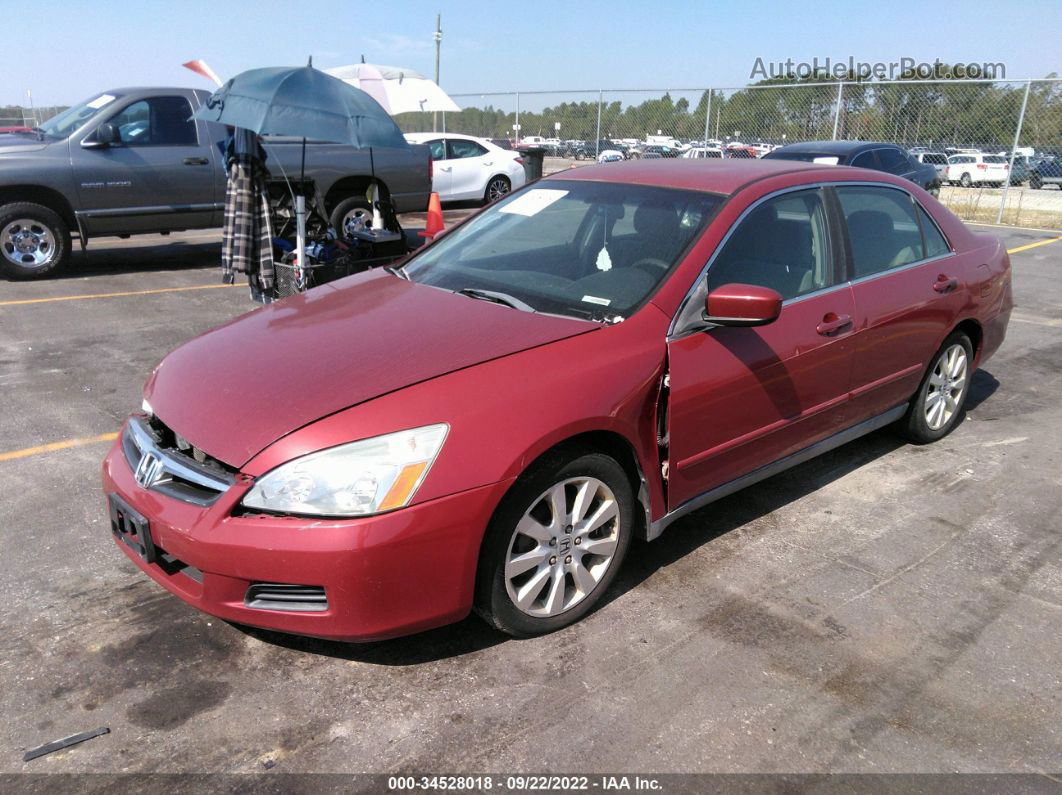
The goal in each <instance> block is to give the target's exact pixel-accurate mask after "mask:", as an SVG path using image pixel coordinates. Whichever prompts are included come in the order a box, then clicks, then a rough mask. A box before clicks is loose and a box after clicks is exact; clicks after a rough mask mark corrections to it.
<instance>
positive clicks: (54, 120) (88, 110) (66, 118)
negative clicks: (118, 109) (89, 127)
mask: <svg viewBox="0 0 1062 795" xmlns="http://www.w3.org/2000/svg"><path fill="white" fill-rule="evenodd" d="M116 99H118V95H117V94H97V95H96V96H95V97H93V98H92V99H90V100H87V101H85V102H81V103H79V104H77V105H74V106H72V107H69V108H67V109H66V110H64V111H63V112H62V113H60V114H58V115H56V116H52V117H51V118H50V119H48V121H46V122H43V123H42V124H41V126H40V127H38V128H37V129H38V130H39V131H40V132H43V133H44V134H45V135H52V136H55V137H56V138H66V137H67V136H68V135H70V134H72V133H73V132H74V131H75V130H77V129H78V128H79V127H81V125H83V124H84V123H85V122H87V121H88V120H89V119H91V118H92V117H93V116H95V115H96V114H97V113H99V112H100V111H101V110H103V109H104V108H106V107H108V106H109V105H110V104H111V103H112V102H114V101H115V100H116Z"/></svg>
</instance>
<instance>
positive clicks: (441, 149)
mask: <svg viewBox="0 0 1062 795" xmlns="http://www.w3.org/2000/svg"><path fill="white" fill-rule="evenodd" d="M427 146H428V151H430V152H431V159H432V160H446V142H445V141H444V140H443V139H442V138H436V139H435V140H434V141H428V143H427Z"/></svg>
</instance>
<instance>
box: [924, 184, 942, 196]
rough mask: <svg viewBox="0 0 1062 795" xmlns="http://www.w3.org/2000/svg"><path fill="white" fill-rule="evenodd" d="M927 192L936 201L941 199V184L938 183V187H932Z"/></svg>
mask: <svg viewBox="0 0 1062 795" xmlns="http://www.w3.org/2000/svg"><path fill="white" fill-rule="evenodd" d="M926 192H927V193H928V194H929V195H930V196H932V197H933V198H934V199H939V198H940V183H937V184H936V185H930V186H929V189H928V190H927V191H926Z"/></svg>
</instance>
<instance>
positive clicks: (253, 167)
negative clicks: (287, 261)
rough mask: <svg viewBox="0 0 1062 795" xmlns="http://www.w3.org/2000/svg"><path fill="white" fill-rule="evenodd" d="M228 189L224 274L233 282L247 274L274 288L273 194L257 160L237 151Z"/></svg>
mask: <svg viewBox="0 0 1062 795" xmlns="http://www.w3.org/2000/svg"><path fill="white" fill-rule="evenodd" d="M228 177H229V179H228V185H227V187H226V190H225V226H224V235H223V237H222V244H221V276H222V281H223V282H224V283H225V284H232V283H233V281H234V274H236V273H246V274H247V280H248V282H250V283H251V285H252V286H253V285H254V284H255V282H256V281H257V283H258V287H260V288H261V289H263V290H269V289H272V287H273V278H274V271H273V229H272V226H271V225H270V222H269V196H268V194H267V193H266V187H265V178H264V174H263V169H262V167H261V165H260V164H259V163H258V161H257V159H256V158H254V157H252V156H250V155H246V154H240V153H237V154H235V155H233V156H232V158H231V159H230V160H229V174H228Z"/></svg>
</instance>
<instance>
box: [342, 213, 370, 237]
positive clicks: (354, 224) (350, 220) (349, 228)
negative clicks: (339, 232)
mask: <svg viewBox="0 0 1062 795" xmlns="http://www.w3.org/2000/svg"><path fill="white" fill-rule="evenodd" d="M366 227H368V228H371V227H372V210H369V209H367V208H365V207H354V208H353V209H351V210H350V212H348V213H347V214H346V215H344V216H343V234H344V236H347V237H350V236H352V235H353V233H354V232H355V231H357V230H359V229H364V228H366Z"/></svg>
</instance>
